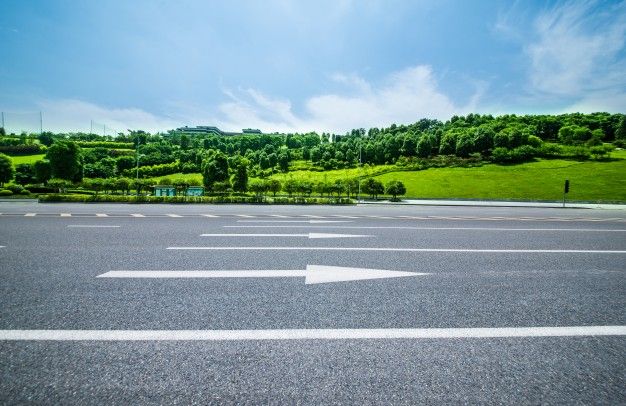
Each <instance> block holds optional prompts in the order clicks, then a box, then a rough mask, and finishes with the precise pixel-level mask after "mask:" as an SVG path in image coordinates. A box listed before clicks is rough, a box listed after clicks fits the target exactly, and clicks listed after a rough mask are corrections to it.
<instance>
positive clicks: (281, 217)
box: [268, 214, 290, 219]
mask: <svg viewBox="0 0 626 406" xmlns="http://www.w3.org/2000/svg"><path fill="white" fill-rule="evenodd" d="M268 216H270V217H276V218H279V219H288V218H290V217H289V216H283V215H282V214H268Z"/></svg>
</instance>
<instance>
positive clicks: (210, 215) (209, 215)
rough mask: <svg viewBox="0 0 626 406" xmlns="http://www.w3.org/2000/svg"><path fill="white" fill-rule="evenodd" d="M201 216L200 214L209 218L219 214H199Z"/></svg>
mask: <svg viewBox="0 0 626 406" xmlns="http://www.w3.org/2000/svg"><path fill="white" fill-rule="evenodd" d="M201 216H202V217H210V218H216V217H219V216H216V215H214V214H201Z"/></svg>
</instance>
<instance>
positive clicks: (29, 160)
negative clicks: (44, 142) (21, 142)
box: [9, 154, 45, 166]
mask: <svg viewBox="0 0 626 406" xmlns="http://www.w3.org/2000/svg"><path fill="white" fill-rule="evenodd" d="M44 156H45V154H37V155H15V156H9V158H11V161H13V165H14V166H15V165H19V164H33V163H35V162H37V161H41V160H42V159H43V157H44Z"/></svg>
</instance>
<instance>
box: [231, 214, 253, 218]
mask: <svg viewBox="0 0 626 406" xmlns="http://www.w3.org/2000/svg"><path fill="white" fill-rule="evenodd" d="M235 216H237V217H243V218H249V219H253V218H255V217H256V216H251V215H250V214H235Z"/></svg>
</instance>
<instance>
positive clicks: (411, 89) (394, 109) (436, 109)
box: [218, 65, 482, 133]
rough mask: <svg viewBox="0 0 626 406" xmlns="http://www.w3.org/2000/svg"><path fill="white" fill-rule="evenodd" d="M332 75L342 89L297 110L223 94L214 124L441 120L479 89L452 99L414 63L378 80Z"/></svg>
mask: <svg viewBox="0 0 626 406" xmlns="http://www.w3.org/2000/svg"><path fill="white" fill-rule="evenodd" d="M332 79H333V80H334V81H336V82H338V83H342V84H345V85H347V86H348V87H349V88H350V89H349V92H348V94H335V93H329V94H321V95H316V96H312V97H310V98H308V99H307V100H306V101H305V103H304V111H303V112H302V113H301V114H296V113H294V111H293V109H292V105H291V103H290V102H289V101H288V100H281V99H277V98H272V97H269V96H267V95H264V94H262V93H261V92H259V91H258V90H254V89H248V90H245V91H240V92H239V93H238V94H237V95H236V96H235V95H234V94H232V93H227V94H229V97H230V99H231V100H230V101H229V102H227V103H223V104H222V105H221V106H220V112H221V113H222V117H221V118H220V119H219V120H218V121H219V122H220V125H223V126H224V127H227V128H233V127H234V128H239V127H240V126H242V125H244V123H245V125H246V126H250V127H258V128H260V129H262V130H264V131H301V132H304V131H333V132H338V133H341V132H345V131H348V130H350V129H352V128H358V127H364V128H369V127H381V126H387V125H390V124H392V123H412V122H415V121H417V120H418V119H420V118H424V117H429V118H439V119H447V118H449V117H450V116H452V115H454V114H463V113H467V112H470V111H475V110H476V107H477V104H478V102H479V100H480V95H481V94H482V88H479V89H477V91H476V93H475V94H474V96H473V97H472V98H471V99H470V101H469V103H468V104H466V105H463V106H460V105H457V104H456V103H454V102H453V101H452V100H451V99H450V98H449V97H448V96H447V95H445V94H444V93H443V92H442V91H441V90H440V89H439V88H438V85H437V81H436V79H435V77H434V75H433V72H432V69H431V68H430V67H429V66H425V65H419V66H415V67H411V68H407V69H404V70H402V71H399V72H394V73H392V74H390V75H389V76H388V77H386V78H385V79H384V80H383V82H382V83H381V84H379V85H376V84H372V83H369V82H367V81H366V80H365V79H363V78H361V77H359V76H357V75H354V74H351V75H344V74H336V75H333V76H332Z"/></svg>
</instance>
